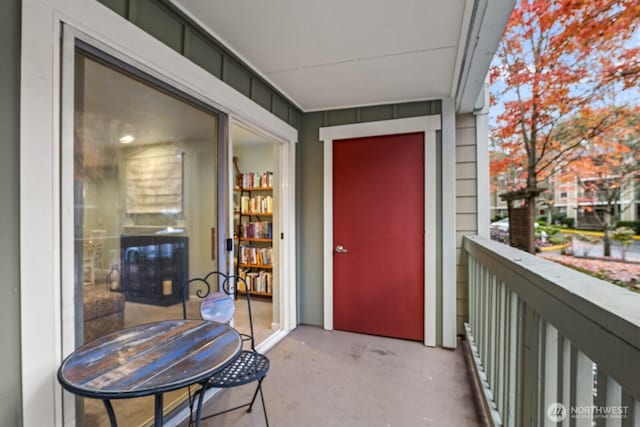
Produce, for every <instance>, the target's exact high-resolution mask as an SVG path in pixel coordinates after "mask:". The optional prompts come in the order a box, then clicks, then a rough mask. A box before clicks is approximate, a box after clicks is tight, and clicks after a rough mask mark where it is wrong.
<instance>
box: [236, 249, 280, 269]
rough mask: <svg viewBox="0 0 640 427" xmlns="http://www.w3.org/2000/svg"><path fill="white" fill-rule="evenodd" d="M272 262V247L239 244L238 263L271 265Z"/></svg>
mask: <svg viewBox="0 0 640 427" xmlns="http://www.w3.org/2000/svg"><path fill="white" fill-rule="evenodd" d="M272 262H273V249H272V248H271V247H267V248H256V247H253V246H247V245H240V246H239V247H238V263H239V264H250V265H261V266H271V265H272Z"/></svg>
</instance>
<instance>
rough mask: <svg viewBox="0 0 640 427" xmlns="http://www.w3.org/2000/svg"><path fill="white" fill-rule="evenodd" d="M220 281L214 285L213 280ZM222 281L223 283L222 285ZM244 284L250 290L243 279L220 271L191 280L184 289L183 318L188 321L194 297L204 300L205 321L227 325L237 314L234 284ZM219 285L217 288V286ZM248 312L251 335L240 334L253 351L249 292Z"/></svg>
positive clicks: (203, 313) (253, 342) (247, 294)
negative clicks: (189, 304) (248, 342)
mask: <svg viewBox="0 0 640 427" xmlns="http://www.w3.org/2000/svg"><path fill="white" fill-rule="evenodd" d="M214 279H218V283H217V284H214V283H213V280H214ZM220 280H222V283H221V284H220ZM237 282H242V283H243V284H244V286H245V289H249V288H248V286H247V283H246V282H245V280H244V279H243V278H242V277H239V276H234V275H227V274H224V273H221V272H219V271H212V272H210V273H208V274H207V275H206V276H204V277H202V278H201V277H196V278H193V279H190V280H189V281H187V283H185V284H184V285H183V287H182V316H183V318H184V319H187V315H188V308H187V304H188V302H189V297H190V296H191V295H194V296H195V297H197V298H199V299H201V300H202V302H201V304H200V316H201V317H202V318H203V319H205V320H213V321H216V322H220V323H227V322H229V321H230V320H231V319H232V318H233V315H234V314H235V307H236V306H235V302H234V297H235V289H234V288H233V287H232V286H231V284H232V283H234V284H235V283H237ZM216 285H217V286H216ZM236 287H237V286H236ZM245 297H246V300H247V310H248V317H249V334H248V335H247V334H240V335H241V336H242V337H243V339H244V340H245V341H250V342H251V349H252V350H254V349H255V347H254V345H255V341H254V335H253V316H252V313H251V297H250V295H249V293H248V292H247V293H246V295H245Z"/></svg>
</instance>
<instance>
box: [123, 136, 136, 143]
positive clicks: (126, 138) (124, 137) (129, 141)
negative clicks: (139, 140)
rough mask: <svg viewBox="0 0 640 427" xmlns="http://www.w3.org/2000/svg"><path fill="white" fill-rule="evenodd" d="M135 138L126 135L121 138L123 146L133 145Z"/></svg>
mask: <svg viewBox="0 0 640 427" xmlns="http://www.w3.org/2000/svg"><path fill="white" fill-rule="evenodd" d="M133 140H134V138H133V136H131V135H125V136H123V137H122V138H120V142H121V143H122V144H131V143H132V142H133Z"/></svg>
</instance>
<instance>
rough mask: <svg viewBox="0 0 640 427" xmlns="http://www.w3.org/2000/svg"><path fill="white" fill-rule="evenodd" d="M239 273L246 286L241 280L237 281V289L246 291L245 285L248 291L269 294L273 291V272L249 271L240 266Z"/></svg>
mask: <svg viewBox="0 0 640 427" xmlns="http://www.w3.org/2000/svg"><path fill="white" fill-rule="evenodd" d="M239 275H240V277H241V278H242V279H244V281H245V283H246V286H245V285H244V283H242V281H238V283H239V285H238V289H239V290H241V291H246V290H247V289H246V287H248V288H249V291H253V292H261V293H267V294H270V293H272V291H273V273H271V272H269V271H251V270H248V269H245V268H241V269H240V271H239Z"/></svg>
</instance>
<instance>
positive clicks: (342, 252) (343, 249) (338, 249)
mask: <svg viewBox="0 0 640 427" xmlns="http://www.w3.org/2000/svg"><path fill="white" fill-rule="evenodd" d="M336 252H337V253H339V254H344V253H347V252H349V251H348V250H347V249H346V248H345V247H344V246H342V245H338V246H336Z"/></svg>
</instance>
